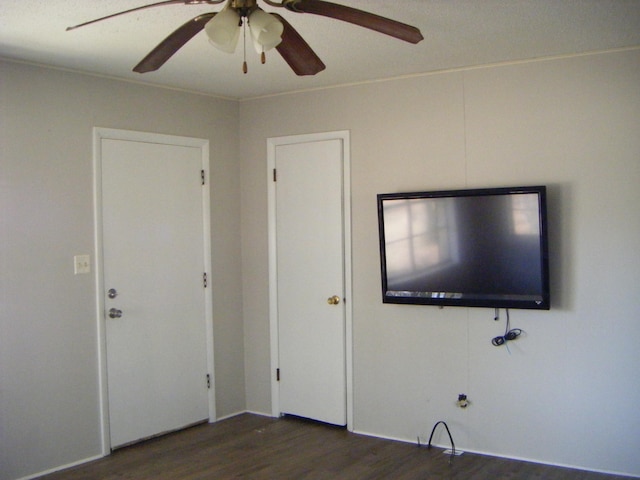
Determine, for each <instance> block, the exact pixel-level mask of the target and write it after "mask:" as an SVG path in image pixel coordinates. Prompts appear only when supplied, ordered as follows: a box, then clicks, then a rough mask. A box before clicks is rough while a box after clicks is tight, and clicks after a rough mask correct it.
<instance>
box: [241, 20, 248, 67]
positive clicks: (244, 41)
mask: <svg viewBox="0 0 640 480" xmlns="http://www.w3.org/2000/svg"><path fill="white" fill-rule="evenodd" d="M242 49H243V55H244V61H243V62H242V73H244V74H246V73H247V72H248V71H249V68H248V67H247V21H246V20H245V21H244V22H242Z"/></svg>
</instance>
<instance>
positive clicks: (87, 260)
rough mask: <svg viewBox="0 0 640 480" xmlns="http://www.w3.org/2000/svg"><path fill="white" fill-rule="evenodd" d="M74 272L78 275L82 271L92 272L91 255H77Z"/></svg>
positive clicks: (74, 260) (74, 258)
mask: <svg viewBox="0 0 640 480" xmlns="http://www.w3.org/2000/svg"><path fill="white" fill-rule="evenodd" d="M73 273H74V275H78V274H81V273H91V256H90V255H76V256H74V257H73Z"/></svg>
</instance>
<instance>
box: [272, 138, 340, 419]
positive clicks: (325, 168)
mask: <svg viewBox="0 0 640 480" xmlns="http://www.w3.org/2000/svg"><path fill="white" fill-rule="evenodd" d="M275 168H276V182H275V202H276V213H275V223H276V226H275V230H276V233H275V237H276V242H275V243H276V258H277V265H276V271H277V312H278V313H277V322H278V333H277V335H278V350H279V359H278V365H279V379H280V380H279V406H280V408H279V409H280V413H285V414H293V415H297V416H302V417H306V418H311V419H315V420H320V421H323V422H327V423H331V424H335V425H346V423H347V414H346V412H347V398H346V395H347V392H346V350H345V333H346V332H345V328H346V325H345V269H344V265H345V260H344V258H345V257H344V232H343V226H344V212H343V195H342V194H343V142H342V140H340V139H329V140H322V141H311V142H304V143H294V144H288V145H279V146H277V147H276V149H275Z"/></svg>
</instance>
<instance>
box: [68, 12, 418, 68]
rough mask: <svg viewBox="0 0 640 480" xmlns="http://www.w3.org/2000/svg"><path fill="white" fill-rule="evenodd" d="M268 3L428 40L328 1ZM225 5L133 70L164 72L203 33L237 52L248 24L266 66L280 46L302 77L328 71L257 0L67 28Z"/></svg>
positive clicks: (411, 39)
mask: <svg viewBox="0 0 640 480" xmlns="http://www.w3.org/2000/svg"><path fill="white" fill-rule="evenodd" d="M263 1H264V3H266V4H267V5H270V6H272V7H283V8H285V9H287V10H288V11H290V12H295V13H310V14H313V15H321V16H324V17H329V18H333V19H336V20H342V21H344V22H348V23H352V24H354V25H358V26H361V27H364V28H369V29H371V30H374V31H377V32H380V33H384V34H386V35H390V36H392V37H395V38H398V39H400V40H404V41H406V42H410V43H418V42H420V41H421V40H422V39H423V37H422V34H421V33H420V30H418V29H417V28H416V27H412V26H411V25H407V24H404V23H401V22H398V21H396V20H391V19H389V18H386V17H382V16H379V15H376V14H373V13H369V12H365V11H363V10H358V9H356V8H352V7H348V6H345V5H339V4H336V3H331V2H326V1H324V0H280V1H274V0H263ZM223 2H226V4H225V6H224V7H223V9H222V10H221V11H220V12H211V13H204V14H202V15H198V16H197V17H195V18H192V19H191V20H189V21H188V22H186V23H185V24H184V25H182V26H181V27H179V28H178V29H177V30H175V31H174V32H173V33H171V34H170V35H169V36H168V37H167V38H165V39H164V40H163V41H162V42H160V43H159V44H158V45H157V46H156V47H155V48H154V49H153V50H151V52H149V54H147V56H146V57H144V58H143V59H142V60H141V61H140V63H138V64H137V65H136V66H135V67H134V68H133V71H134V72H138V73H145V72H151V71H154V70H157V69H159V68H160V67H161V66H162V65H164V64H165V62H166V61H167V60H169V58H171V56H173V54H174V53H176V52H177V51H178V50H179V49H180V48H182V47H183V46H184V45H185V44H186V43H187V42H188V41H189V40H191V39H192V38H193V37H194V36H195V35H196V34H197V33H199V32H200V31H201V30H203V29H204V30H205V31H206V33H207V36H208V37H209V41H210V42H211V43H212V44H213V45H214V46H216V47H218V48H220V49H221V50H223V51H225V52H229V53H232V52H233V51H234V50H235V47H236V44H237V41H238V37H239V34H240V29H241V28H242V27H246V26H247V25H248V26H249V30H250V33H251V37H252V39H253V43H254V46H255V48H256V50H258V53H260V54H261V56H262V63H264V62H265V56H264V52H265V51H266V50H269V49H271V48H276V50H277V51H278V53H279V54H280V55H281V56H282V58H283V59H284V60H285V61H286V62H287V64H288V65H289V66H290V67H291V69H292V70H293V71H294V72H295V73H296V74H297V75H315V74H316V73H318V72H320V71H322V70H324V69H325V68H326V67H325V65H324V63H323V62H322V60H321V59H320V58H319V57H318V55H316V53H315V52H314V51H313V50H312V49H311V47H310V46H309V44H308V43H307V42H306V41H305V40H304V39H303V38H302V36H301V35H300V34H299V33H298V32H297V31H296V30H295V29H294V28H293V27H292V26H291V24H289V23H288V22H287V21H286V20H285V19H284V18H283V17H282V16H281V15H278V14H275V13H267V12H265V11H264V10H263V9H262V8H260V7H259V6H258V2H257V0H165V1H161V2H157V3H152V4H148V5H143V6H140V7H135V8H131V9H129V10H124V11H121V12H118V13H114V14H112V15H107V16H105V17H100V18H96V19H94V20H90V21H88V22H84V23H81V24H79V25H75V26H72V27H68V28H67V30H73V29H76V28H79V27H83V26H86V25H90V24H92V23H96V22H99V21H102V20H107V19H109V18H113V17H117V16H119V15H124V14H127V13H131V12H135V11H138V10H143V9H146V8H151V7H159V6H165V5H172V4H184V5H203V4H205V5H218V4H221V3H223ZM246 65H247V64H246V61H245V62H244V65H243V70H244V73H247V66H246Z"/></svg>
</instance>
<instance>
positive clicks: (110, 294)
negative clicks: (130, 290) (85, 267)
mask: <svg viewBox="0 0 640 480" xmlns="http://www.w3.org/2000/svg"><path fill="white" fill-rule="evenodd" d="M117 296H118V292H117V290H116V289H115V288H110V289H109V290H108V291H107V297H109V298H116V297H117Z"/></svg>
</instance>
